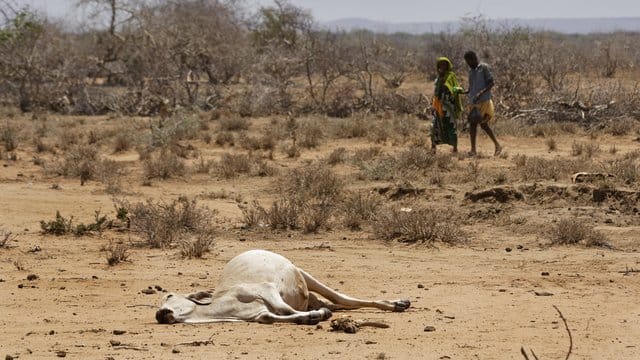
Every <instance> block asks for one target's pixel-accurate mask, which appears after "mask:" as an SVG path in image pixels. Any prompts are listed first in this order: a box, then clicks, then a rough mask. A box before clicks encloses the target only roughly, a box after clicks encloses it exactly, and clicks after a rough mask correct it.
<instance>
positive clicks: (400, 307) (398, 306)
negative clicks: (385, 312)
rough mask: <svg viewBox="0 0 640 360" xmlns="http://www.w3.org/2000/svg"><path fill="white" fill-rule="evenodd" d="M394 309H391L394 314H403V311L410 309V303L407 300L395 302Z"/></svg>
mask: <svg viewBox="0 0 640 360" xmlns="http://www.w3.org/2000/svg"><path fill="white" fill-rule="evenodd" d="M394 305H395V307H394V308H393V311H396V312H403V311H405V310H407V309H408V308H409V307H411V301H409V300H396V301H395V302H394Z"/></svg>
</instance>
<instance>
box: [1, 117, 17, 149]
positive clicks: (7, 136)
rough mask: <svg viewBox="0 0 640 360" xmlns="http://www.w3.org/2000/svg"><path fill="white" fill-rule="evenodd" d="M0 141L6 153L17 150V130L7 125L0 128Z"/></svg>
mask: <svg viewBox="0 0 640 360" xmlns="http://www.w3.org/2000/svg"><path fill="white" fill-rule="evenodd" d="M0 140H2V142H3V143H4V149H5V150H6V151H9V152H11V151H14V150H16V149H17V148H18V130H17V129H16V128H14V127H13V126H11V125H9V123H8V122H7V123H5V125H4V126H3V127H2V128H0Z"/></svg>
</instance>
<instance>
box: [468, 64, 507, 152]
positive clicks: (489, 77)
mask: <svg viewBox="0 0 640 360" xmlns="http://www.w3.org/2000/svg"><path fill="white" fill-rule="evenodd" d="M464 60H465V62H466V63H467V65H469V90H467V93H468V96H469V102H470V103H471V109H470V110H469V115H468V117H467V119H468V120H469V135H470V137H471V151H469V155H471V156H476V155H477V152H476V137H477V135H478V125H480V127H481V128H482V130H484V132H485V133H487V135H488V136H489V138H490V139H491V141H493V145H494V146H495V151H494V153H493V155H494V156H498V155H500V153H501V152H502V146H501V145H500V143H499V142H498V139H497V138H496V135H495V134H494V133H493V130H491V127H489V122H490V121H491V120H492V119H493V118H494V116H495V111H494V107H493V100H492V96H491V89H492V88H493V86H494V84H495V83H494V80H493V74H492V73H491V69H490V68H489V65H487V64H486V63H484V62H479V61H478V56H477V55H476V53H475V52H473V51H467V52H466V53H465V54H464Z"/></svg>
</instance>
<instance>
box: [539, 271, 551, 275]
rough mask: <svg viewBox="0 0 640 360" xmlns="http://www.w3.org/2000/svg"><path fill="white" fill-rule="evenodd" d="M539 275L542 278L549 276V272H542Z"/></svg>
mask: <svg viewBox="0 0 640 360" xmlns="http://www.w3.org/2000/svg"><path fill="white" fill-rule="evenodd" d="M541 275H542V276H549V272H548V271H543V272H542V274H541Z"/></svg>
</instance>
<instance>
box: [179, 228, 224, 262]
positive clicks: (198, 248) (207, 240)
mask: <svg viewBox="0 0 640 360" xmlns="http://www.w3.org/2000/svg"><path fill="white" fill-rule="evenodd" d="M214 240H215V235H214V234H213V232H212V231H198V232H196V233H195V234H190V235H189V236H187V237H186V238H185V239H182V240H181V241H180V242H179V245H180V255H182V257H185V258H189V259H191V258H198V259H199V258H201V257H202V256H203V255H204V254H206V253H208V252H209V251H210V250H211V247H212V246H213V244H214Z"/></svg>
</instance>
